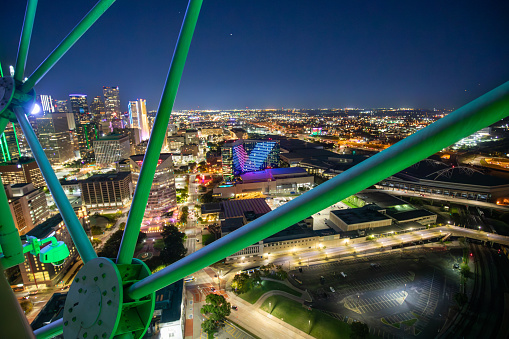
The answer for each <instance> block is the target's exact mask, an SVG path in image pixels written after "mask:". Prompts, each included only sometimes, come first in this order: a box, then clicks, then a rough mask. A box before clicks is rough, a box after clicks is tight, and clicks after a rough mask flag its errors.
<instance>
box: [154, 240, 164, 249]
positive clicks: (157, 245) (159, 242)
mask: <svg viewBox="0 0 509 339" xmlns="http://www.w3.org/2000/svg"><path fill="white" fill-rule="evenodd" d="M163 248H164V240H163V239H157V240H156V241H155V242H154V249H155V250H158V251H161V250H162V249H163Z"/></svg>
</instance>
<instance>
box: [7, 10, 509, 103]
mask: <svg viewBox="0 0 509 339" xmlns="http://www.w3.org/2000/svg"><path fill="white" fill-rule="evenodd" d="M95 2H96V1H94V0H76V1H68V0H39V4H38V11H37V15H36V19H35V28H34V34H33V36H32V44H31V48H30V52H29V55H28V63H27V73H28V74H31V73H32V71H34V70H35V68H36V67H37V65H39V64H40V63H41V62H42V61H43V60H44V58H46V56H47V55H48V54H49V53H50V52H51V51H52V50H53V49H54V48H55V47H56V46H57V44H58V43H59V42H60V41H61V40H62V39H63V38H64V37H65V36H66V35H67V33H68V32H69V31H70V30H71V29H72V28H73V27H74V26H75V25H76V24H77V23H78V22H79V20H81V18H82V17H83V16H84V15H85V14H86V13H87V12H88V11H89V10H90V9H91V8H92V7H93V5H94V4H95ZM25 6H26V3H25V1H23V0H16V1H14V0H9V1H2V9H1V11H0V61H1V62H2V66H3V70H4V73H6V72H8V65H14V64H15V60H16V53H17V47H18V42H19V35H20V32H21V27H22V23H23V16H24V11H25ZM186 6H187V2H186V1H182V0H172V1H169V0H143V1H140V0H136V1H135V0H118V1H117V2H116V3H114V4H113V6H112V7H111V8H110V9H109V10H108V11H107V12H106V13H105V15H103V16H102V17H101V18H100V19H99V21H98V22H97V23H96V24H95V25H94V26H92V28H91V29H90V30H89V31H88V32H87V33H86V34H85V35H84V36H83V37H82V38H81V39H80V40H79V41H78V42H77V44H76V45H74V46H73V47H72V48H71V50H70V51H69V52H68V53H67V54H66V55H65V56H64V57H63V58H62V59H61V60H60V62H59V63H58V64H57V65H56V66H55V67H54V68H53V69H52V70H51V71H50V72H49V73H48V74H47V75H46V77H45V78H44V79H43V80H42V81H41V82H40V83H39V84H38V85H37V86H36V91H37V93H39V94H50V95H52V96H53V97H54V98H56V99H66V98H67V97H68V94H69V93H84V94H87V95H88V96H89V101H90V100H91V98H92V97H93V96H96V95H102V86H119V87H120V99H121V104H122V109H123V110H127V102H128V101H129V100H135V99H137V98H144V99H147V106H148V109H156V108H157V105H158V103H159V98H160V95H161V92H162V88H163V84H164V81H165V78H166V75H167V72H168V68H169V64H170V61H171V55H172V53H173V49H174V46H175V42H176V39H177V35H178V32H179V29H180V26H181V23H182V19H183V15H184V11H185V8H186ZM508 15H509V2H508V1H503V0H499V1H491V0H484V1H479V0H478V1H468V0H467V1H444V0H440V1H435V0H429V1H422V0H421V1H414V0H410V1H409V0H404V1H390V0H373V1H361V0H355V1H337V0H330V1H309V0H284V1H283V0H277V1H274V0H271V1H260V0H256V1H255V0H250V1H248V0H230V1H226V0H217V1H211V0H205V2H204V4H203V7H202V11H201V14H200V18H199V20H198V25H197V28H196V31H195V35H194V39H193V43H192V44H191V50H190V53H189V56H188V59H187V64H186V68H185V70H184V74H183V77H182V82H181V86H180V89H179V92H178V95H177V100H176V103H175V107H174V108H175V109H198V108H199V109H230V108H245V107H249V108H280V107H285V108H293V107H295V108H325V107H363V108H369V107H420V108H430V109H432V108H457V107H459V106H461V105H463V104H465V103H467V102H468V101H470V100H472V99H474V98H476V97H477V96H479V95H481V94H483V93H485V92H487V91H489V90H490V89H492V88H494V87H496V86H498V85H500V84H502V83H503V82H505V81H507V80H509V66H508V65H509V38H508V37H509V34H508V33H509V20H507V18H508Z"/></svg>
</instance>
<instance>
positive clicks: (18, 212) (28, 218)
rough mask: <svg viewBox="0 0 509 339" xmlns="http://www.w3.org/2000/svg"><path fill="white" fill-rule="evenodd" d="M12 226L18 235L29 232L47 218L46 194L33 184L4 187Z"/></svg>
mask: <svg viewBox="0 0 509 339" xmlns="http://www.w3.org/2000/svg"><path fill="white" fill-rule="evenodd" d="M5 193H6V194H7V198H8V199H9V207H10V209H11V214H12V216H13V219H14V224H15V225H16V228H17V229H18V231H19V234H20V235H23V234H25V233H27V232H29V231H30V230H31V229H32V228H34V226H36V225H38V224H40V223H41V222H43V221H44V220H46V218H47V217H48V215H49V214H48V203H47V201H46V194H45V193H44V192H43V191H42V190H39V189H35V188H34V185H33V184H31V183H30V184H26V183H24V184H13V185H5Z"/></svg>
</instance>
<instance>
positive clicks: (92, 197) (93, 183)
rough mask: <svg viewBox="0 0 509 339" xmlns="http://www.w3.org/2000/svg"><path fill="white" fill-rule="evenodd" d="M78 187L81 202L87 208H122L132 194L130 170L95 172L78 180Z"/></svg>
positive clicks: (128, 201) (129, 200) (127, 203)
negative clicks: (113, 172) (108, 172)
mask: <svg viewBox="0 0 509 339" xmlns="http://www.w3.org/2000/svg"><path fill="white" fill-rule="evenodd" d="M80 187H81V197H82V199H83V203H84V204H85V206H86V208H87V209H89V210H102V209H118V208H123V207H126V206H128V205H129V203H130V202H131V199H132V196H133V183H132V177H131V172H118V173H115V174H96V175H93V176H91V177H90V178H88V179H86V180H82V181H80Z"/></svg>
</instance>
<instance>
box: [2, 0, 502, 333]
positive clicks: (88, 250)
mask: <svg viewBox="0 0 509 339" xmlns="http://www.w3.org/2000/svg"><path fill="white" fill-rule="evenodd" d="M113 2H114V0H100V1H99V2H98V3H97V4H96V5H95V6H94V8H93V9H92V10H91V11H90V12H89V13H88V14H87V15H86V16H85V17H84V18H83V19H82V21H81V22H80V23H79V24H78V25H77V26H76V27H75V28H74V29H73V30H72V31H71V32H70V33H69V34H68V35H67V37H66V38H64V40H63V41H62V42H61V43H60V44H59V45H58V46H57V47H56V48H55V50H54V51H53V52H52V53H51V54H50V55H49V56H48V57H47V58H46V59H45V60H44V61H43V62H42V63H41V65H40V66H39V67H38V68H37V69H36V70H35V71H34V72H33V73H32V74H31V75H30V76H29V77H28V79H27V80H26V81H23V77H24V73H25V64H26V58H27V54H28V48H29V45H30V37H31V33H32V28H33V21H34V18H35V11H36V7H37V0H28V3H27V9H26V13H25V20H24V23H23V29H22V34H21V39H20V44H19V49H18V58H17V60H16V67H15V74H14V78H4V77H2V78H0V87H2V88H3V89H4V90H5V91H4V92H5V93H6V94H3V95H4V98H0V132H1V133H3V131H4V129H5V127H6V125H7V122H8V121H9V120H10V121H16V122H18V123H19V124H20V126H21V129H22V130H23V133H24V134H25V136H26V139H27V142H28V144H29V146H30V148H31V149H32V152H33V154H34V157H35V158H36V161H37V163H38V165H39V168H40V169H41V172H42V174H43V176H44V179H45V180H46V183H47V185H48V188H49V189H50V191H51V194H52V195H53V197H54V199H55V202H56V204H57V207H58V209H59V211H60V213H61V214H62V217H63V219H64V222H65V224H66V227H67V229H68V231H69V233H70V234H71V237H72V239H73V242H74V244H75V246H76V248H77V250H78V252H79V254H80V256H81V258H82V259H83V262H84V263H85V266H84V268H82V270H81V271H80V272H79V273H78V276H77V278H76V281H75V282H73V284H72V286H71V289H70V291H69V296H68V298H67V299H68V301H69V299H72V302H74V301H76V302H75V303H74V304H73V305H70V306H69V307H68V303H67V302H66V310H68V311H69V313H72V312H73V311H74V312H75V314H74V315H75V316H74V318H70V316H64V318H63V319H61V320H59V321H55V322H53V323H51V324H49V325H47V326H45V327H43V328H41V329H39V330H36V331H35V336H37V338H51V337H53V336H55V335H58V334H60V333H62V332H63V333H64V335H65V336H71V337H72V336H76V335H77V333H79V335H80V336H86V335H87V332H85V333H83V331H84V330H83V328H81V329H79V328H78V327H79V326H78V327H73V326H75V325H73V324H72V322H73V321H75V320H76V318H78V320H81V323H82V324H83V323H87V324H88V325H89V327H87V328H86V331H88V332H89V333H90V334H92V333H98V334H97V335H99V334H100V337H103V338H113V337H117V338H120V337H126V338H140V337H141V336H142V335H143V333H144V332H145V330H146V327H147V326H148V323H149V322H150V319H151V312H152V311H153V307H154V300H153V295H154V293H155V291H157V290H158V289H160V288H163V287H165V286H167V285H169V284H172V283H174V282H176V281H178V280H179V279H182V278H184V277H185V276H187V275H189V274H191V273H193V272H196V271H198V270H200V269H202V268H204V267H206V266H208V265H210V264H213V263H215V262H217V261H218V260H221V259H223V258H225V257H227V256H229V255H231V254H234V253H236V252H238V251H240V250H242V249H243V248H245V247H247V246H250V245H251V244H253V243H256V242H258V241H260V240H262V239H264V238H266V237H268V236H270V235H272V234H274V233H277V232H279V231H281V230H282V229H284V228H286V227H288V226H291V225H292V224H294V223H296V222H298V221H300V220H302V219H304V218H306V217H308V216H310V215H312V214H314V213H316V212H318V211H320V210H322V209H324V208H326V207H328V206H330V205H333V204H334V203H337V202H338V201H340V200H342V199H344V198H346V197H348V196H350V195H352V194H355V193H357V192H359V191H360V190H362V189H365V188H367V187H369V186H371V185H373V184H375V183H377V182H379V181H380V180H383V179H385V178H387V177H388V176H390V175H393V174H395V173H397V172H399V171H401V170H403V169H405V168H406V167H408V166H411V165H412V164H414V163H416V162H418V161H420V160H422V159H425V158H427V157H428V156H430V155H432V154H434V153H436V152H437V151H440V150H441V149H443V148H445V147H447V146H449V145H451V144H453V143H454V142H456V141H458V140H460V139H461V138H464V137H466V136H468V135H470V134H472V133H474V132H476V131H478V130H480V129H482V128H484V127H486V126H489V125H491V124H493V123H495V122H497V121H498V120H500V119H502V118H504V117H506V116H508V115H509V82H507V83H505V84H503V85H501V86H499V87H497V88H495V89H494V90H492V91H490V92H488V93H486V94H485V95H483V96H481V97H480V98H478V99H476V100H474V101H472V102H470V103H468V104H466V105H465V106H463V107H461V108H460V109H458V110H456V111H455V112H453V113H451V114H449V115H447V116H446V117H445V118H442V119H440V120H439V121H437V122H435V123H433V124H431V125H429V126H428V127H426V128H424V129H422V130H420V131H419V132H417V133H415V134H413V135H411V136H409V137H407V138H406V139H404V140H402V141H400V142H399V143H397V144H395V145H394V146H392V147H390V148H388V149H386V150H384V151H382V152H380V153H378V154H376V155H375V156H373V157H371V158H369V159H367V160H365V161H364V162H362V163H360V164H359V165H357V166H355V167H353V168H351V169H349V170H348V171H345V172H344V173H342V174H340V175H338V176H336V177H335V178H333V179H331V180H329V181H327V182H326V183H323V184H322V185H320V186H318V187H316V188H314V189H313V190H311V191H309V192H306V193H304V194H303V195H301V196H299V197H298V198H296V199H293V200H292V201H290V202H289V203H287V204H285V205H284V206H282V207H279V208H278V209H276V210H274V211H272V212H270V213H267V214H266V215H264V216H262V217H260V218H258V219H256V220H255V221H252V222H250V223H249V224H247V225H246V226H244V227H242V228H240V229H239V230H237V231H235V232H232V233H230V234H228V235H227V236H225V237H223V238H221V239H219V240H217V241H215V242H214V243H213V244H210V245H208V246H206V247H204V248H202V249H201V250H199V251H197V252H195V253H192V254H190V255H189V256H187V257H185V258H184V259H182V260H180V261H178V262H176V263H174V264H172V265H170V266H168V267H166V268H165V269H163V270H161V271H159V272H157V273H155V274H152V275H151V274H150V272H149V271H147V269H146V266H145V265H144V264H143V263H141V262H140V261H137V260H134V259H133V255H134V248H135V245H136V239H137V237H138V234H139V232H140V227H141V222H142V219H143V214H144V211H145V206H146V204H147V200H148V196H149V191H150V187H151V186H152V181H153V178H154V174H155V169H156V166H157V161H158V159H159V155H160V150H161V146H162V143H163V140H164V136H165V134H166V128H167V126H168V121H169V118H170V114H171V111H172V108H173V104H174V102H175V97H176V95H177V90H178V86H179V83H180V79H181V77H182V72H183V70H184V65H185V61H186V58H187V53H188V51H189V48H190V44H191V40H192V37H193V34H194V30H195V27H196V22H197V20H198V16H199V13H200V9H201V6H202V2H203V0H189V4H188V8H187V11H186V14H185V16H184V21H183V24H182V27H181V31H180V34H179V39H178V41H177V45H176V48H175V51H174V54H173V59H172V62H171V66H170V70H169V73H168V76H167V80H166V84H165V86H164V90H163V93H162V96H161V101H160V104H159V108H158V111H157V115H156V119H155V123H154V127H153V129H152V132H151V136H150V139H149V144H148V147H147V152H146V154H145V158H144V161H143V165H142V169H141V173H140V178H139V183H138V185H137V186H136V191H135V193H134V197H133V202H132V206H131V209H130V212H129V216H128V220H127V224H126V228H125V231H124V235H123V238H122V243H121V246H120V249H119V252H118V257H117V258H116V260H115V259H113V260H110V259H106V258H98V257H97V254H96V253H95V251H94V250H93V247H92V245H91V244H90V241H89V240H88V238H87V236H86V234H85V232H84V230H83V228H82V227H81V224H80V223H79V222H78V218H77V217H76V214H75V213H74V211H73V209H72V207H71V205H70V203H69V201H68V200H67V198H66V196H65V194H64V192H63V189H62V187H61V186H60V183H59V182H58V180H57V178H56V176H55V173H54V172H53V169H52V168H51V166H50V164H49V161H48V159H47V158H46V156H45V154H44V152H43V150H42V147H41V145H40V143H39V141H38V139H37V137H36V135H35V133H34V131H33V129H32V127H31V125H30V123H29V122H28V118H27V114H29V113H30V112H31V107H32V106H33V102H34V97H35V91H34V89H33V87H34V86H35V85H36V84H37V83H38V82H39V81H40V80H41V79H42V78H43V77H44V75H45V74H46V73H47V72H48V71H49V70H50V69H51V68H52V67H53V66H54V65H55V64H56V63H57V62H58V60H60V58H61V57H63V56H64V54H65V53H66V52H67V51H68V50H69V49H70V48H71V47H72V46H73V45H74V44H75V43H76V42H77V40H78V39H79V38H80V37H81V36H82V35H83V34H84V33H85V32H86V31H87V30H88V29H89V28H90V27H91V26H92V24H94V23H95V21H97V20H98V19H99V17H100V16H101V15H102V14H103V13H104V12H105V11H106V10H107V9H108V8H109V7H110V6H111V5H112V4H113ZM0 67H1V66H0ZM2 76H3V75H2ZM1 211H3V212H1ZM0 212H1V215H2V217H4V216H5V218H4V219H3V220H2V225H0V248H1V252H0V269H6V268H8V267H11V266H14V265H16V264H19V263H21V262H23V260H24V256H23V248H22V246H21V241H20V240H19V235H18V233H17V231H16V229H15V226H14V222H13V220H12V216H10V213H9V206H8V202H7V198H6V196H5V192H4V190H0ZM99 272H104V273H102V279H106V280H101V278H100V277H99V278H98V277H97V276H96V277H95V278H93V279H92V277H91V278H89V279H88V281H86V277H87V275H88V276H90V274H92V275H94V274H99ZM108 279H110V280H108ZM94 281H96V282H94ZM105 285H108V286H118V290H114V289H112V291H110V290H108V291H107V290H106V289H104V291H103V292H101V295H103V296H108V297H107V298H110V300H109V301H108V302H106V301H105V300H106V299H104V302H102V301H100V302H99V307H96V306H92V304H90V305H89V304H88V303H90V301H89V300H96V299H97V298H98V296H97V295H95V294H94V295H90V297H83V295H81V293H82V292H83V290H84V291H85V293H86V289H87V288H92V290H93V291H95V290H100V289H101V288H103V287H104V286H105ZM94 298H96V299H94ZM99 298H102V297H100V296H99ZM97 300H102V299H97ZM0 302H1V305H2V306H3V307H12V308H16V309H17V312H5V313H4V314H7V315H6V316H3V317H1V319H0V327H1V328H2V331H3V333H2V334H3V335H7V337H16V338H33V337H34V333H32V331H31V329H30V326H29V325H28V322H27V320H26V318H25V317H24V316H23V315H22V313H21V309H20V307H19V305H18V303H17V301H16V299H15V297H14V294H13V293H12V291H11V290H10V288H9V285H8V284H6V281H5V277H4V276H1V277H0ZM79 302H81V303H82V305H81V306H79V305H78V304H79ZM95 304H97V303H94V305H95ZM77 305H78V306H77ZM73 306H74V307H75V308H76V309H75V310H73ZM109 307H112V308H109ZM91 308H92V309H93V310H92V309H91ZM94 308H97V309H94ZM133 309H136V310H137V312H138V314H140V317H139V319H142V320H139V319H138V318H137V317H134V318H133V315H132V310H133ZM85 310H86V312H85ZM94 312H96V313H94ZM130 312H131V313H130ZM64 313H66V314H67V312H64ZM90 314H92V315H93V317H92V316H90ZM112 314H113V316H112ZM141 315H143V316H141ZM95 316H97V317H96V318H94V317H95ZM101 317H103V318H101ZM99 318H101V319H104V323H103V320H97V319H99ZM135 318H136V319H137V320H136V321H134V320H135ZM94 321H96V322H95V323H94ZM97 321H99V324H98V323H97ZM101 323H102V324H103V325H102V326H103V327H102V328H106V327H107V328H108V330H107V331H104V332H103V333H102V334H101V333H99V332H97V331H99V327H98V325H100V324H101ZM134 323H136V324H134ZM133 324H134V325H133ZM88 325H87V326H88ZM76 331H78V332H76ZM79 331H82V332H79ZM94 331H95V332H94ZM92 337H93V336H92Z"/></svg>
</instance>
